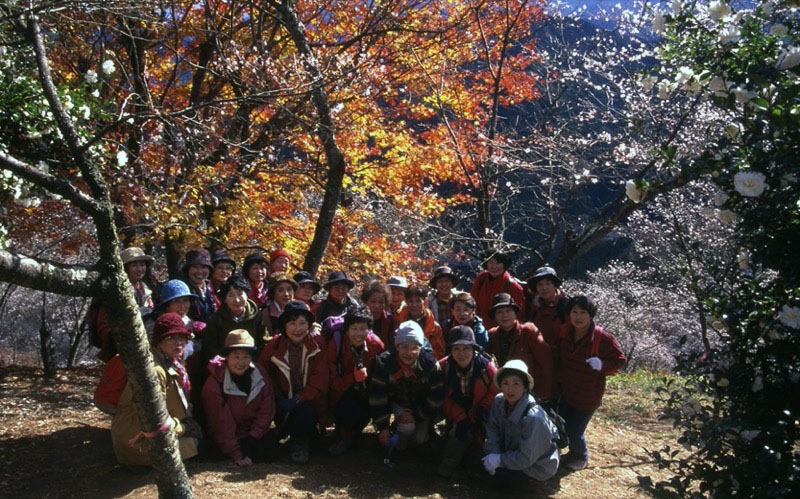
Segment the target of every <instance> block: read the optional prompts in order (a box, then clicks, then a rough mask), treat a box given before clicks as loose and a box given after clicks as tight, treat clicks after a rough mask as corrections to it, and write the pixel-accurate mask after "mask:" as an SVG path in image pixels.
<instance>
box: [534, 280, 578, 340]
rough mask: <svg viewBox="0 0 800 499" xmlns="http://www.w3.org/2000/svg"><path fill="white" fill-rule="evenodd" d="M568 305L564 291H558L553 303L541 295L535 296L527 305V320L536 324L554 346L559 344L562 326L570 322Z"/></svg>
mask: <svg viewBox="0 0 800 499" xmlns="http://www.w3.org/2000/svg"><path fill="white" fill-rule="evenodd" d="M566 306H567V297H566V296H564V293H562V292H561V291H558V292H557V294H556V296H555V300H553V302H552V303H548V302H545V301H544V300H542V299H541V298H540V297H539V296H534V297H533V298H532V299H531V300H530V301H529V302H528V305H527V307H525V310H526V311H527V321H528V322H533V323H534V324H536V327H537V328H538V329H539V331H541V332H542V336H543V337H544V341H545V342H547V344H548V345H551V346H554V345H557V344H558V341H559V338H560V335H561V328H562V327H564V324H566V323H567V322H569V319H568V317H567V314H568V312H567V311H566V310H565V309H566ZM562 318H563V319H564V320H563V321H562V320H561V319H562Z"/></svg>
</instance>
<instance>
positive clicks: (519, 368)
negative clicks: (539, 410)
mask: <svg viewBox="0 0 800 499" xmlns="http://www.w3.org/2000/svg"><path fill="white" fill-rule="evenodd" d="M510 374H516V375H517V376H519V377H520V379H522V380H523V381H525V380H527V381H528V391H531V390H533V376H531V375H530V374H529V373H528V365H527V364H525V362H523V361H521V360H519V359H514V360H509V361H508V362H506V363H505V364H504V365H503V367H501V368H500V369H498V370H497V374H495V376H494V382H495V384H496V385H497V386H498V387H499V386H500V383H501V382H502V381H503V378H505V377H506V376H508V375H510Z"/></svg>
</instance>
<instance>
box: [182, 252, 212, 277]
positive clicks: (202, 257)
mask: <svg viewBox="0 0 800 499" xmlns="http://www.w3.org/2000/svg"><path fill="white" fill-rule="evenodd" d="M192 265H205V266H206V267H208V271H209V272H213V271H214V266H213V265H211V254H210V253H209V252H208V251H207V250H204V249H193V250H190V251H188V252H187V253H186V257H185V258H184V263H183V267H181V270H182V271H183V275H187V274H186V271H188V270H189V267H191V266H192Z"/></svg>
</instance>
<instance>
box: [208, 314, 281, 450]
mask: <svg viewBox="0 0 800 499" xmlns="http://www.w3.org/2000/svg"><path fill="white" fill-rule="evenodd" d="M257 351H258V350H257V349H256V346H255V341H254V340H253V337H252V336H250V333H248V332H247V331H246V330H244V329H235V330H233V331H231V332H230V333H228V336H227V337H226V338H225V348H224V349H223V354H224V355H225V357H220V356H216V357H214V358H213V359H211V361H210V362H209V363H208V372H209V376H208V378H207V379H206V382H205V385H203V408H204V409H205V412H206V423H207V425H208V432H209V433H210V434H211V438H212V439H213V440H214V442H215V443H216V444H217V446H218V447H219V450H221V451H222V452H223V453H225V454H226V455H228V456H230V457H231V458H232V459H233V462H235V463H236V464H237V465H239V466H250V465H251V464H253V462H259V461H271V460H273V459H275V458H276V457H277V444H276V442H275V440H274V439H273V438H272V436H271V435H269V433H268V432H269V426H270V424H272V419H273V418H274V417H275V394H274V393H273V391H272V382H271V381H270V380H269V377H268V376H267V372H266V371H265V370H264V368H263V367H261V366H259V365H256V364H253V355H255V354H256V352H257Z"/></svg>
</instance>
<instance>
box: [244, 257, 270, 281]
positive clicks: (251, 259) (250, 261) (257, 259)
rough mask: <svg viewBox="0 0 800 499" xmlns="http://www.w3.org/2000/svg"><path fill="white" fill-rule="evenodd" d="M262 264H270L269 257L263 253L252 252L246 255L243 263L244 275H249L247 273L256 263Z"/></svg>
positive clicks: (265, 265)
mask: <svg viewBox="0 0 800 499" xmlns="http://www.w3.org/2000/svg"><path fill="white" fill-rule="evenodd" d="M257 263H259V264H261V265H263V266H264V267H267V266H268V265H269V264H268V263H267V259H266V258H264V257H263V256H262V255H261V253H251V254H249V255H247V256H246V257H244V263H243V264H242V275H243V276H245V277H247V273H248V272H249V271H250V267H252V266H253V265H255V264H257Z"/></svg>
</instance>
